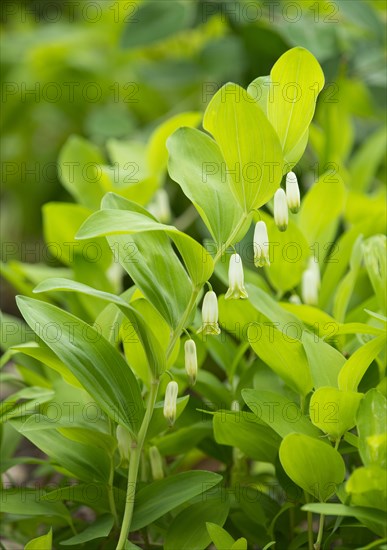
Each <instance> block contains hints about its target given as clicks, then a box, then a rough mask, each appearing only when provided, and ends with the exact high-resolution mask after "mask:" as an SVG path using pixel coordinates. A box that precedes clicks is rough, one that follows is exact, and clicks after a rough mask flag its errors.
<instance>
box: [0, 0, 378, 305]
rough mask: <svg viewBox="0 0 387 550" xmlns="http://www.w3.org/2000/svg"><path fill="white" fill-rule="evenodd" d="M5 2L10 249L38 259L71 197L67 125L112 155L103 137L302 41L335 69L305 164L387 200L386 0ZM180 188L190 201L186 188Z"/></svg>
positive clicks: (138, 125)
mask: <svg viewBox="0 0 387 550" xmlns="http://www.w3.org/2000/svg"><path fill="white" fill-rule="evenodd" d="M1 9H2V48H1V63H2V121H1V124H2V138H1V151H2V191H1V195H2V205H1V233H2V240H3V246H2V259H3V260H5V261H7V260H18V259H20V260H23V261H28V262H33V261H36V260H41V258H39V257H37V258H36V257H35V256H36V254H35V253H34V252H32V253H31V252H29V250H33V251H35V250H36V248H34V247H35V246H36V243H37V242H41V241H42V216H41V206H42V205H43V204H44V203H46V202H47V201H53V200H55V201H58V200H60V201H72V198H71V196H70V195H69V194H67V191H66V190H65V189H64V188H63V187H62V186H61V181H60V174H59V175H58V171H57V167H56V163H57V160H58V156H59V153H60V150H61V148H62V147H63V145H64V144H65V143H66V140H67V139H68V138H69V136H71V135H72V134H77V135H80V136H82V137H84V138H87V139H88V140H90V141H91V142H92V143H94V144H95V145H96V146H97V148H98V149H99V151H98V154H101V155H102V157H103V158H105V159H106V158H109V154H108V149H107V148H106V143H107V142H108V140H111V139H112V138H113V139H119V140H121V139H122V140H132V139H133V140H136V141H139V142H144V143H146V141H147V139H148V138H149V136H150V135H151V133H152V131H153V130H154V128H156V127H157V125H159V124H160V123H161V122H162V121H163V120H165V119H167V118H168V117H171V116H172V115H175V114H177V113H180V112H184V111H191V110H198V111H203V110H204V109H205V106H206V104H207V103H208V101H209V99H210V98H211V96H212V95H213V93H214V92H215V91H216V89H218V88H219V87H220V86H221V85H222V84H224V83H225V82H227V81H228V80H232V81H234V82H237V83H239V84H241V85H243V86H246V85H248V84H249V82H251V81H252V80H253V79H254V78H256V77H257V76H260V75H266V74H268V73H269V72H270V69H271V67H272V65H273V64H274V62H275V61H276V60H277V59H278V57H279V56H280V55H281V54H282V53H283V52H284V51H286V50H287V49H289V48H291V47H293V46H296V45H298V46H304V47H306V48H308V49H309V50H310V51H311V52H312V53H313V54H314V55H315V56H316V57H317V59H318V60H319V62H320V63H321V65H322V67H323V70H324V73H325V76H326V91H325V94H322V96H321V97H320V99H319V104H318V108H317V113H316V118H315V125H314V126H313V127H312V128H311V133H310V145H309V146H308V149H307V151H306V153H305V155H304V158H303V159H302V161H301V166H300V170H301V171H303V172H305V173H306V174H307V175H308V173H309V179H310V178H313V177H315V176H316V175H318V173H321V172H323V171H326V170H327V169H329V168H332V170H333V171H340V175H341V177H342V178H343V179H344V182H345V183H346V185H347V186H350V187H352V188H353V189H355V190H356V189H357V191H359V192H367V193H368V194H369V200H374V199H375V200H377V201H378V204H382V203H383V201H381V200H380V199H381V197H382V195H381V193H383V192H382V191H381V189H382V187H383V182H384V181H385V166H384V164H383V157H384V150H385V130H384V128H383V126H384V124H383V121H384V118H385V92H386V90H385V87H386V74H385V66H386V59H385V23H386V4H385V2H384V1H371V0H369V1H366V0H354V1H352V0H342V1H340V0H336V1H334V2H330V1H307V0H303V1H301V2H300V1H297V2H279V1H278V0H277V1H273V2H270V1H267V0H266V1H264V2H258V1H251V0H250V1H248V0H246V1H243V0H240V1H235V0H234V1H231V0H230V1H222V2H220V1H211V2H206V1H195V0H183V1H179V0H167V1H164V0H154V1H143V2H141V1H138V2H137V1H128V2H126V1H122V0H119V1H117V0H116V1H114V0H113V1H110V0H100V1H97V0H95V1H88V0H84V1H82V2H81V1H52V0H50V1H44V0H38V1H30V2H28V1H27V2H25V1H23V2H17V1H7V0H6V1H5V2H3V3H2V6H1ZM110 160H112V159H111V158H110ZM128 160H133V161H135V160H136V159H135V157H134V158H131V159H128ZM329 163H330V164H329ZM359 173H360V180H359V181H360V183H356V178H357V177H358V174H359ZM305 181H306V182H307V181H308V177H307V176H306V178H305ZM171 200H172V209H173V212H174V213H175V215H179V214H181V212H182V210H184V208H185V203H184V201H183V203H181V197H180V196H179V195H177V196H175V197H173V196H172V197H171ZM362 205H364V202H362V204H359V206H355V207H354V208H352V210H351V217H352V218H353V219H349V220H347V221H349V223H354V222H356V221H358V220H359V219H360V218H361V215H362V214H361V209H362ZM372 212H374V211H372ZM377 212H378V210H377V209H376V210H375V212H374V213H375V215H377ZM369 213H370V212H369V211H368V214H369ZM359 217H360V218H359ZM29 244H30V245H31V247H32V248H30V249H29V248H28V245H29ZM6 302H7V301H6ZM9 303H10V302H9ZM9 303H8V304H7V303H6V304H5V309H7V308H8V306H9Z"/></svg>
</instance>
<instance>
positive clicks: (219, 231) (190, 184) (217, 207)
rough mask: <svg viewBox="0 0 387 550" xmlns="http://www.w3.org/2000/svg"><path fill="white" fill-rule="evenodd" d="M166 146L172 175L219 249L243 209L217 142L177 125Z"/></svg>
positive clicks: (205, 135)
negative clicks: (177, 128) (237, 200)
mask: <svg viewBox="0 0 387 550" xmlns="http://www.w3.org/2000/svg"><path fill="white" fill-rule="evenodd" d="M167 147H168V151H169V163H168V170H169V174H170V176H171V178H172V179H174V180H175V181H176V182H177V183H178V184H179V185H180V187H181V188H182V190H183V192H184V194H185V195H186V196H187V197H188V198H189V199H190V201H191V202H192V203H193V204H194V206H195V208H196V210H197V211H198V212H199V214H200V216H201V218H202V219H203V221H204V223H205V224H206V226H207V228H208V230H209V231H210V233H211V235H212V237H213V238H214V240H215V242H216V244H217V247H218V248H219V247H220V246H222V245H224V243H226V242H227V240H228V238H229V237H230V235H231V233H232V231H233V229H234V227H235V226H236V224H237V222H238V221H239V220H240V218H241V216H242V209H241V208H240V206H239V205H238V203H237V202H236V201H235V197H234V195H233V193H232V191H231V187H230V182H229V176H228V175H227V171H226V169H225V161H224V159H223V157H222V153H221V152H220V150H219V147H218V145H217V144H216V143H215V141H213V140H212V139H211V138H210V137H209V136H208V135H207V134H204V133H203V132H200V131H199V130H195V129H193V128H180V129H179V130H177V131H176V132H175V133H174V134H173V135H172V136H171V137H170V138H169V139H168V142H167Z"/></svg>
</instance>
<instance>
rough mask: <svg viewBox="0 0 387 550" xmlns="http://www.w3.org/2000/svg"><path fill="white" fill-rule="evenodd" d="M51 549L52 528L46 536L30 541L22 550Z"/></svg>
mask: <svg viewBox="0 0 387 550" xmlns="http://www.w3.org/2000/svg"><path fill="white" fill-rule="evenodd" d="M51 548H52V528H51V529H50V530H49V532H48V533H47V534H46V535H42V536H41V537H37V538H36V539H32V540H30V541H29V542H27V544H26V545H25V547H24V550H51Z"/></svg>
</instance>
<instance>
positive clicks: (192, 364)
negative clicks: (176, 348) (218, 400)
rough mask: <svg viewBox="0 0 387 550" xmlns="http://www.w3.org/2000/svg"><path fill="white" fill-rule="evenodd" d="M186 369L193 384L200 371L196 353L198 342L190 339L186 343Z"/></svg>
mask: <svg viewBox="0 0 387 550" xmlns="http://www.w3.org/2000/svg"><path fill="white" fill-rule="evenodd" d="M184 359H185V371H186V373H187V375H188V378H189V381H190V384H191V385H192V386H193V385H194V384H195V382H196V376H197V373H198V359H197V355H196V344H195V342H194V341H193V340H192V339H189V340H187V341H186V342H185V344H184Z"/></svg>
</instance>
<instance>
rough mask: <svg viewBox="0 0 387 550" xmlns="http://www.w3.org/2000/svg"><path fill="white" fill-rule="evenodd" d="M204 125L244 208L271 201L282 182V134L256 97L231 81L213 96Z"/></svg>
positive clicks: (249, 208) (252, 207)
mask: <svg viewBox="0 0 387 550" xmlns="http://www.w3.org/2000/svg"><path fill="white" fill-rule="evenodd" d="M203 126H204V128H205V130H207V131H208V132H210V133H211V134H212V135H213V136H214V138H215V140H216V141H217V143H218V145H219V147H220V150H221V152H222V155H223V157H224V160H225V162H226V169H227V171H228V173H229V174H230V182H231V186H232V189H233V192H234V194H235V196H236V198H237V200H238V202H239V204H240V205H241V207H242V208H243V210H244V212H246V213H248V212H249V211H251V210H253V209H255V208H259V207H260V206H262V205H263V204H265V203H266V202H267V201H269V200H270V199H271V197H272V196H273V195H274V192H275V191H276V189H277V188H278V186H279V184H280V182H281V177H282V165H283V158H282V151H281V146H280V143H279V140H278V137H277V135H276V133H275V131H274V130H273V128H272V126H271V125H270V123H269V122H268V120H267V118H266V116H265V114H264V113H263V111H262V109H261V108H260V107H259V106H258V105H257V103H256V102H255V100H254V99H253V98H252V97H251V96H250V95H249V94H248V93H247V92H246V90H244V89H243V88H241V87H240V86H238V85H237V84H233V83H228V84H226V85H225V86H223V87H222V88H221V89H220V90H218V92H217V93H216V94H215V95H214V97H213V98H212V99H211V101H210V103H209V105H208V106H207V109H206V112H205V114H204V120H203Z"/></svg>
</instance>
